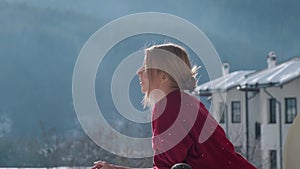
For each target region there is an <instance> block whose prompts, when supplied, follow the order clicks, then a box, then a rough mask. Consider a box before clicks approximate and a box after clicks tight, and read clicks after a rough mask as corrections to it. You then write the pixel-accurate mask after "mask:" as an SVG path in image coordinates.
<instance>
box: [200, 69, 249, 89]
mask: <svg viewBox="0 0 300 169" xmlns="http://www.w3.org/2000/svg"><path fill="white" fill-rule="evenodd" d="M253 72H254V71H253V70H250V71H235V72H232V73H229V74H227V75H225V76H222V77H219V78H217V79H214V80H211V81H209V82H206V83H204V84H202V85H200V86H198V87H197V88H196V91H198V92H199V93H200V95H205V94H208V93H211V92H213V91H225V90H229V89H231V88H233V87H236V86H238V85H239V84H240V82H241V81H243V80H245V76H246V75H248V74H250V73H253Z"/></svg>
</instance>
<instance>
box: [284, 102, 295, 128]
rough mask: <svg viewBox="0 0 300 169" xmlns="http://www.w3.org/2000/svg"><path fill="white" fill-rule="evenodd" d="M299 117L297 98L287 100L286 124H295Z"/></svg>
mask: <svg viewBox="0 0 300 169" xmlns="http://www.w3.org/2000/svg"><path fill="white" fill-rule="evenodd" d="M296 115H297V101H296V98H285V123H293V120H294V118H295V117H296Z"/></svg>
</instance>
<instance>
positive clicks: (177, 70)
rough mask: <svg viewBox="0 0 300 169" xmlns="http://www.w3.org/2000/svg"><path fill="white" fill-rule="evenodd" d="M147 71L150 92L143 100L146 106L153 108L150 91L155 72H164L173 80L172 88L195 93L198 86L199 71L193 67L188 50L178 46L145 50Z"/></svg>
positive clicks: (162, 45)
mask: <svg viewBox="0 0 300 169" xmlns="http://www.w3.org/2000/svg"><path fill="white" fill-rule="evenodd" d="M145 57H146V60H145V70H146V72H147V75H148V79H149V87H148V91H147V92H146V95H145V97H144V100H143V104H144V106H151V100H150V98H149V92H150V91H149V90H150V86H151V83H152V79H153V76H152V74H153V71H162V72H164V73H165V74H166V75H167V76H168V78H169V79H170V80H171V85H172V86H171V87H172V88H177V89H178V90H188V91H193V90H194V89H195V88H196V85H197V79H196V75H197V70H198V68H199V67H197V66H194V67H192V65H191V62H190V60H189V57H188V54H187V52H186V50H185V49H184V48H183V47H181V46H179V45H176V44H173V43H167V44H161V45H154V46H151V47H149V48H147V49H145Z"/></svg>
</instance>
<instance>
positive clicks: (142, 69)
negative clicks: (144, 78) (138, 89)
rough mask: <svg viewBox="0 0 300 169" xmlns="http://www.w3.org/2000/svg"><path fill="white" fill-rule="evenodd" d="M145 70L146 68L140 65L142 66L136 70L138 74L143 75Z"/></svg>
mask: <svg viewBox="0 0 300 169" xmlns="http://www.w3.org/2000/svg"><path fill="white" fill-rule="evenodd" d="M144 70H145V69H144V67H140V68H139V69H138V70H137V71H136V74H137V75H138V76H141V75H142V72H143V71H144Z"/></svg>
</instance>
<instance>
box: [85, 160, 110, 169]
mask: <svg viewBox="0 0 300 169" xmlns="http://www.w3.org/2000/svg"><path fill="white" fill-rule="evenodd" d="M91 169H115V167H113V166H111V165H110V164H108V163H106V162H104V161H95V162H94V166H93V167H92V168H91Z"/></svg>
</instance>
